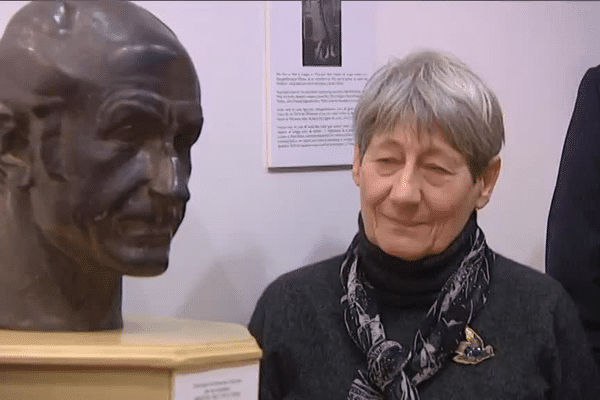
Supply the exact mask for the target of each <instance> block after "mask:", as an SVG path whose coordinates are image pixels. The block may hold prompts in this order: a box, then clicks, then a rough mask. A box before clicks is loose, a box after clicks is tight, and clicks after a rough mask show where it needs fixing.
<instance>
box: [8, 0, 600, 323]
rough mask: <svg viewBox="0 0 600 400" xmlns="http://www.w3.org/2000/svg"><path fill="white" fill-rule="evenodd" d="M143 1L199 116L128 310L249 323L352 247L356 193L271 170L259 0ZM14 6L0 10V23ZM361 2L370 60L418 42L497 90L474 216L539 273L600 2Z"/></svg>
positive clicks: (332, 178)
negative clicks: (177, 205)
mask: <svg viewBox="0 0 600 400" xmlns="http://www.w3.org/2000/svg"><path fill="white" fill-rule="evenodd" d="M137 3H138V4H141V5H142V6H144V7H145V8H147V9H148V10H149V11H151V12H153V13H154V14H155V15H157V16H158V17H159V18H161V19H162V20H163V21H164V22H165V23H166V24H167V25H169V26H170V27H171V28H172V29H173V30H174V31H175V33H176V34H177V35H178V37H179V38H180V40H181V42H182V43H183V45H184V46H185V47H186V48H187V49H188V51H189V53H190V55H191V56H192V58H193V60H194V62H195V64H196V68H197V70H198V75H199V77H200V82H201V88H202V103H203V107H204V113H205V118H206V121H205V125H204V129H203V131H202V135H201V137H200V139H199V141H198V143H197V145H196V146H195V147H194V149H193V152H192V156H193V174H192V179H191V181H190V189H191V192H192V200H191V201H190V203H189V205H188V209H187V214H186V219H185V220H184V223H183V224H182V226H181V228H180V231H179V232H178V234H177V236H176V237H175V239H174V243H173V247H172V257H171V263H170V266H169V269H168V271H167V272H166V273H165V274H164V275H162V276H160V277H154V278H126V279H125V288H124V307H123V309H124V312H126V313H127V312H130V313H146V314H154V315H172V316H178V317H185V318H197V319H212V320H221V321H231V322H239V323H244V324H245V323H247V321H248V320H249V318H250V314H251V312H252V309H253V307H254V304H255V302H256V299H257V298H258V296H259V295H260V293H261V291H262V290H263V289H264V287H265V286H266V285H267V284H268V283H269V282H270V281H271V280H273V279H274V278H276V277H277V276H278V275H280V274H282V273H284V272H286V271H289V270H291V269H294V268H297V267H300V266H302V265H304V264H307V263H310V262H314V261H317V260H320V259H322V258H325V257H329V256H332V255H334V254H337V253H340V252H342V251H344V250H345V249H346V247H347V246H348V244H349V242H350V240H351V238H352V236H353V235H354V233H355V231H356V219H357V216H358V209H359V203H358V197H357V196H358V191H357V189H356V188H355V186H354V184H353V182H352V180H351V176H350V172H349V170H338V171H310V172H287V173H281V172H278V173H272V172H268V171H267V169H266V167H265V135H264V106H263V102H264V100H263V96H264V88H265V83H264V80H263V79H264V61H263V57H264V35H265V27H264V8H263V7H264V4H263V2H258V1H254V2H245V1H244V2H229V1H227V2H224V1H215V2H206V1H200V2H193V1H183V2H172V1H169V2H159V1H148V2H144V1H139V2H137ZM22 4H24V2H1V3H0V29H3V28H4V26H5V24H6V21H7V20H8V18H9V17H10V16H11V15H12V14H14V12H15V11H16V10H17V9H18V8H20V6H21V5H22ZM368 4H369V5H370V6H371V7H373V8H374V9H375V12H376V24H375V25H374V27H373V29H375V33H376V44H375V64H376V65H377V66H380V65H381V64H383V63H384V62H385V61H386V60H387V59H388V57H390V56H391V55H396V56H401V55H402V54H404V53H406V52H408V51H410V50H413V49H414V48H418V47H428V48H438V49H443V50H446V51H451V52H453V53H454V54H456V55H457V56H459V57H461V58H463V59H464V60H465V61H466V62H467V64H469V65H470V66H471V67H472V68H473V69H474V70H475V71H476V72H477V73H479V74H480V75H481V76H482V77H483V78H484V79H485V80H486V81H487V82H488V83H489V85H490V86H491V87H492V88H493V89H494V90H495V91H496V93H497V95H498V97H499V98H500V101H501V103H502V105H503V108H504V113H505V122H506V131H507V135H506V137H507V140H506V147H505V148H504V150H503V151H502V153H501V154H502V157H503V162H504V165H503V170H502V173H501V176H500V180H499V182H498V186H497V188H496V190H495V193H494V196H493V198H492V201H491V202H490V204H489V205H488V206H487V207H486V208H485V209H484V210H483V211H482V212H481V213H480V222H481V225H482V226H483V228H484V231H485V232H486V235H487V237H488V241H489V243H490V245H491V246H492V248H494V249H495V250H497V251H499V252H501V253H503V254H505V255H507V256H509V257H512V258H514V259H516V260H517V261H520V262H523V263H526V264H529V265H531V266H533V267H534V268H536V269H539V270H543V264H544V259H543V257H544V239H545V224H546V217H547V213H548V209H549V205H550V200H551V196H552V191H553V188H554V182H555V179H556V172H557V169H558V162H559V159H560V152H561V148H562V143H563V140H564V135H565V132H566V129H567V126H568V123H569V119H570V116H571V112H572V109H573V104H574V101H575V96H576V92H577V87H578V84H579V81H580V79H581V77H582V76H583V74H584V72H585V71H586V69H587V68H589V67H591V66H594V65H597V64H600V46H598V45H597V41H598V37H600V18H599V16H600V3H596V2H584V3H572V2H564V3H563V2H514V3H511V2H473V3H470V2H452V3H445V2H375V1H373V2H369V3H368ZM342 13H343V11H342ZM345 45H351V44H350V43H347V44H345Z"/></svg>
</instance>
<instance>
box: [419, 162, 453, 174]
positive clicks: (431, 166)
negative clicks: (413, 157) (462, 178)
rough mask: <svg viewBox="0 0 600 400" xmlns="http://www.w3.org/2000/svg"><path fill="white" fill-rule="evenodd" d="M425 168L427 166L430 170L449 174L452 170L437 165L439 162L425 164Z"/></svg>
mask: <svg viewBox="0 0 600 400" xmlns="http://www.w3.org/2000/svg"><path fill="white" fill-rule="evenodd" d="M425 168H427V169H428V170H430V171H434V172H439V173H443V174H449V173H450V171H448V170H447V169H446V168H444V167H442V166H440V165H437V164H427V165H425Z"/></svg>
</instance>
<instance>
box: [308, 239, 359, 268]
mask: <svg viewBox="0 0 600 400" xmlns="http://www.w3.org/2000/svg"><path fill="white" fill-rule="evenodd" d="M344 236H347V232H346V233H344V232H340V233H338V234H337V236H336V235H327V234H324V235H323V236H322V238H321V239H320V240H319V241H318V242H317V243H316V244H315V246H313V248H312V251H310V252H308V251H307V254H306V257H305V258H304V260H305V261H304V264H305V265H309V264H314V263H316V262H319V261H322V260H326V259H328V258H331V257H334V256H337V255H339V254H342V253H343V252H345V251H346V250H347V248H348V246H350V241H351V240H352V238H353V237H354V234H352V235H351V236H350V239H349V240H348V242H347V243H344V242H343V241H342V240H340V237H344Z"/></svg>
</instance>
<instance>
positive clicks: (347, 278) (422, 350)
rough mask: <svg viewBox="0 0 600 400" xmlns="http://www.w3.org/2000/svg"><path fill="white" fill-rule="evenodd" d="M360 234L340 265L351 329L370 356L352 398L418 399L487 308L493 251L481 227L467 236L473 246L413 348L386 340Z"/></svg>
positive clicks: (358, 342) (345, 312) (353, 387)
mask: <svg viewBox="0 0 600 400" xmlns="http://www.w3.org/2000/svg"><path fill="white" fill-rule="evenodd" d="M359 239H360V234H357V235H356V236H355V237H354V240H353V241H352V243H351V244H350V247H349V248H348V251H347V252H346V255H345V257H344V260H343V262H342V265H341V270H340V279H341V282H342V286H343V287H344V289H345V294H344V295H343V296H342V298H341V303H342V305H343V306H344V320H345V322H346V328H347V329H348V333H349V334H350V336H351V337H352V340H354V342H355V343H356V345H357V346H358V347H359V348H360V349H361V350H362V351H363V352H364V353H365V355H366V357H367V368H366V369H360V370H358V371H357V374H356V377H355V379H354V381H353V382H352V386H351V388H350V391H349V393H348V399H352V400H370V399H387V400H397V399H398V400H400V399H402V400H417V399H419V392H418V390H417V385H418V384H419V383H421V382H423V381H425V380H427V379H429V378H431V377H432V376H433V375H434V374H435V373H436V372H437V371H438V370H439V369H440V368H441V367H442V365H443V363H444V361H446V360H447V359H448V355H449V354H450V353H452V352H453V351H454V350H456V348H457V347H458V344H459V342H460V341H461V340H462V339H463V334H464V331H465V327H466V325H467V324H469V323H470V322H471V320H472V319H473V317H474V315H475V314H476V313H477V312H478V311H479V310H480V309H481V308H483V306H484V304H485V302H486V300H487V297H488V292H489V282H490V265H491V263H492V262H493V260H494V253H493V252H492V251H491V250H490V249H489V248H488V246H487V244H486V241H485V236H484V234H483V231H482V230H481V228H479V227H478V226H477V227H476V230H475V231H474V234H472V235H471V236H470V237H469V238H468V244H467V245H470V251H468V252H467V254H466V256H464V257H463V259H462V261H461V262H460V265H459V267H458V269H457V270H456V271H455V272H454V274H453V275H452V276H451V277H450V278H449V279H448V281H447V282H446V283H445V284H444V286H443V287H442V289H441V291H440V293H439V295H438V297H437V299H436V301H435V302H434V303H433V305H432V306H431V308H430V309H429V311H428V312H427V315H426V316H425V318H424V320H423V321H422V322H421V325H420V327H419V329H418V331H417V333H416V335H415V337H414V339H413V344H412V347H410V348H408V347H407V346H403V345H401V344H400V343H397V342H395V341H392V340H387V339H386V334H385V330H384V327H383V325H382V323H381V320H380V316H379V307H378V305H377V301H376V297H375V289H374V288H373V286H372V285H371V284H370V283H369V282H368V280H367V278H366V276H365V274H364V273H363V272H362V271H361V270H360V267H359V266H360V259H359V252H358V247H359V246H358V244H359Z"/></svg>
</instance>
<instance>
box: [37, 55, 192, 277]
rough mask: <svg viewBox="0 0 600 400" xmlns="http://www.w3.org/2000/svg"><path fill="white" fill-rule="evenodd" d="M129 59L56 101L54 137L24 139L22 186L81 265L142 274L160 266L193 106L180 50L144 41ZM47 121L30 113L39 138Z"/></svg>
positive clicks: (183, 185) (49, 232)
mask: <svg viewBox="0 0 600 400" xmlns="http://www.w3.org/2000/svg"><path fill="white" fill-rule="evenodd" d="M135 51H136V52H138V53H139V49H138V50H135ZM138 59H139V60H142V61H141V62H139V63H138V62H137V61H136V60H138ZM143 60H145V61H143ZM129 61H130V62H121V63H119V66H118V67H115V69H114V70H111V71H105V74H103V75H102V78H100V77H99V78H98V79H97V81H96V82H93V83H92V84H91V85H89V87H88V86H87V85H86V87H85V88H84V87H83V86H82V87H78V88H75V90H76V91H78V95H77V96H75V97H74V100H72V101H70V102H69V103H68V104H67V105H66V109H64V110H61V111H57V116H56V118H55V121H54V123H55V124H59V128H58V132H59V133H58V136H56V138H55V142H54V143H55V146H52V148H51V150H44V149H43V147H44V146H43V145H42V143H45V144H47V143H49V141H48V140H47V139H46V140H38V141H37V142H36V143H33V144H32V146H33V148H34V151H35V152H37V153H38V154H37V155H36V156H35V157H34V163H33V186H32V187H31V188H30V189H29V190H30V195H31V206H32V210H33V217H34V220H35V223H36V224H37V225H38V227H39V228H40V230H41V232H42V234H43V236H44V237H45V238H46V240H47V241H48V242H49V243H50V245H52V246H54V247H55V248H57V249H58V250H60V251H61V252H62V253H64V254H65V255H67V256H68V257H71V258H73V259H74V260H76V261H77V262H79V263H80V264H81V265H82V267H83V268H86V267H88V266H89V267H90V268H91V269H93V268H96V267H97V266H101V267H102V268H108V269H110V270H113V271H115V272H117V273H121V274H125V275H138V276H150V275H157V274H160V273H162V272H163V271H164V270H165V269H166V268H167V263H168V257H169V249H170V243H171V239H172V237H173V235H174V234H175V232H176V231H177V228H178V227H179V225H180V223H181V221H182V218H183V215H184V211H185V205H186V202H187V201H188V199H189V192H188V186H187V185H188V180H189V177H190V171H191V160H190V148H191V146H192V144H193V143H194V142H195V141H196V140H197V138H198V136H199V134H200V129H201V127H202V109H201V106H200V97H199V91H198V85H197V78H196V74H195V71H194V70H193V66H192V64H191V62H189V60H188V58H187V55H176V56H173V55H172V54H169V55H168V56H166V55H160V54H158V53H157V54H154V53H152V51H150V50H148V52H146V53H139V54H137V55H136V54H134V55H133V56H132V57H130V58H129ZM47 121H48V119H46V120H44V121H42V120H40V121H39V122H41V123H40V124H39V125H40V126H39V127H38V128H37V129H38V130H39V132H38V133H37V137H38V138H39V137H41V136H43V134H42V133H41V132H43V131H44V130H46V131H47V130H48V126H47V123H48V122H47ZM45 124H46V125H45ZM35 126H36V124H32V129H36V128H35ZM36 146H37V147H38V148H36ZM45 153H47V154H45ZM44 154H45V155H44ZM56 166H60V167H56ZM54 167H56V170H57V171H58V172H59V173H53V172H52V171H54ZM54 172H56V171H54Z"/></svg>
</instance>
